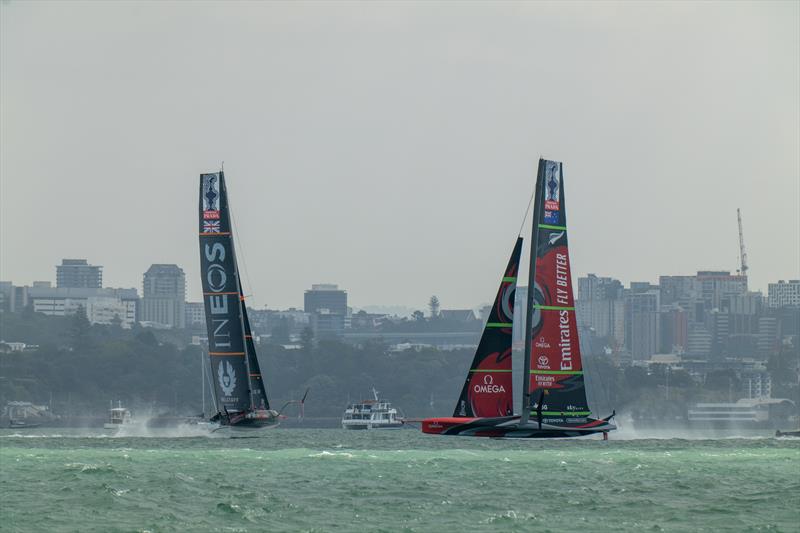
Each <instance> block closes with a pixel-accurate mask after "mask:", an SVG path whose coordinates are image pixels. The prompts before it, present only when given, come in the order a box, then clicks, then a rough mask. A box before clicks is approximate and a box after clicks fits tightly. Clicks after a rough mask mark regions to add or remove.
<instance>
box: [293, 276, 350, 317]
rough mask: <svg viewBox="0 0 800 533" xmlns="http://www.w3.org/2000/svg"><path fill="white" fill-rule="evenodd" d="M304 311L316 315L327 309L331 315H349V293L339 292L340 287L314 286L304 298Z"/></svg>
mask: <svg viewBox="0 0 800 533" xmlns="http://www.w3.org/2000/svg"><path fill="white" fill-rule="evenodd" d="M303 304H304V305H303V311H305V312H306V313H316V312H319V311H320V310H322V309H327V310H328V312H329V313H335V314H339V315H342V316H344V315H346V314H347V291H343V290H339V286H338V285H334V284H332V283H320V284H316V285H312V286H311V289H310V290H307V291H306V292H305V295H304V297H303Z"/></svg>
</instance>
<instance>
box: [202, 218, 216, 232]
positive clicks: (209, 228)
mask: <svg viewBox="0 0 800 533" xmlns="http://www.w3.org/2000/svg"><path fill="white" fill-rule="evenodd" d="M203 233H219V220H204V221H203Z"/></svg>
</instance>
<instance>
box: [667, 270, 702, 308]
mask: <svg viewBox="0 0 800 533" xmlns="http://www.w3.org/2000/svg"><path fill="white" fill-rule="evenodd" d="M658 286H659V287H661V305H672V304H678V305H680V306H681V307H683V308H684V309H687V308H688V307H689V302H691V301H692V300H694V299H697V298H698V297H699V295H700V283H699V282H698V281H697V276H659V278H658Z"/></svg>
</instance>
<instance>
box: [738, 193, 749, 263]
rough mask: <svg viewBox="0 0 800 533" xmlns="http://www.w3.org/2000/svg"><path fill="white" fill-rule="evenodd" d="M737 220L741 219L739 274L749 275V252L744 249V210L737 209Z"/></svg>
mask: <svg viewBox="0 0 800 533" xmlns="http://www.w3.org/2000/svg"><path fill="white" fill-rule="evenodd" d="M736 218H738V219H739V262H740V266H739V274H741V275H742V276H746V275H747V269H748V268H749V267H748V266H747V252H746V251H745V249H744V233H743V232H742V210H741V209H739V208H738V207H737V208H736Z"/></svg>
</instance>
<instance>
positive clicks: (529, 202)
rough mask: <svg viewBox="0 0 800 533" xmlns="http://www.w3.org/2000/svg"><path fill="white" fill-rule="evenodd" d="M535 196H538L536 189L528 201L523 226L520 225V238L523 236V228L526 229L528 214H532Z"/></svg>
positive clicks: (518, 234)
mask: <svg viewBox="0 0 800 533" xmlns="http://www.w3.org/2000/svg"><path fill="white" fill-rule="evenodd" d="M534 196H536V188H535V187H534V189H533V192H532V193H531V198H530V200H528V208H527V209H525V216H524V217H522V224H520V225H519V233H517V236H518V237H519V236H521V235H522V228H523V227H525V221H526V220H528V213H530V211H531V204H533V197H534Z"/></svg>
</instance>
